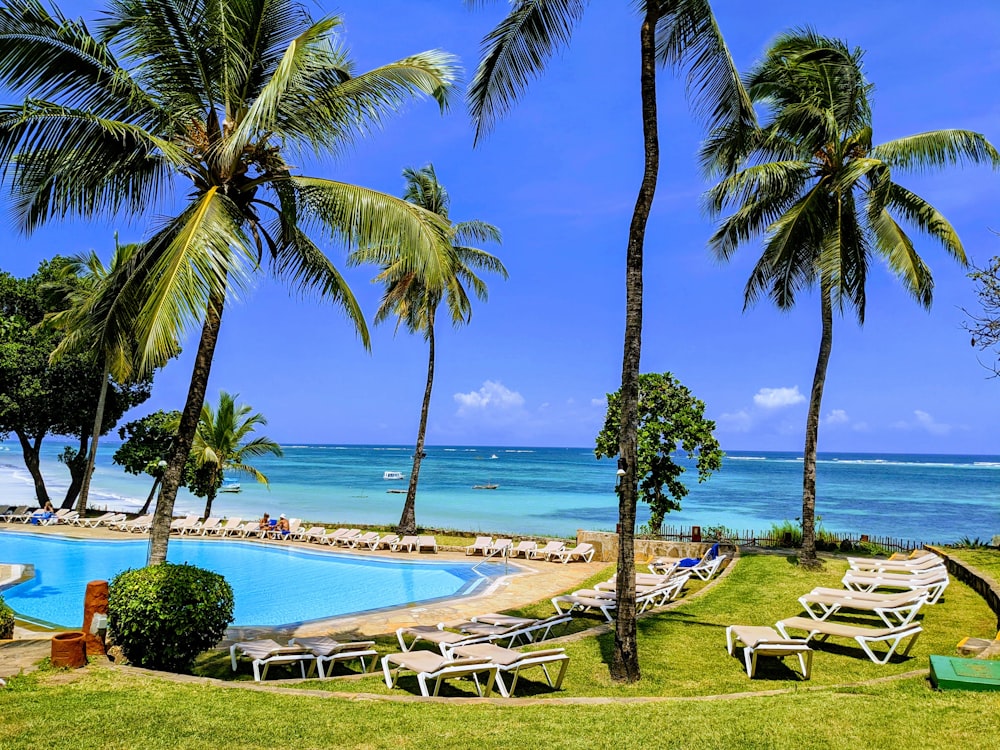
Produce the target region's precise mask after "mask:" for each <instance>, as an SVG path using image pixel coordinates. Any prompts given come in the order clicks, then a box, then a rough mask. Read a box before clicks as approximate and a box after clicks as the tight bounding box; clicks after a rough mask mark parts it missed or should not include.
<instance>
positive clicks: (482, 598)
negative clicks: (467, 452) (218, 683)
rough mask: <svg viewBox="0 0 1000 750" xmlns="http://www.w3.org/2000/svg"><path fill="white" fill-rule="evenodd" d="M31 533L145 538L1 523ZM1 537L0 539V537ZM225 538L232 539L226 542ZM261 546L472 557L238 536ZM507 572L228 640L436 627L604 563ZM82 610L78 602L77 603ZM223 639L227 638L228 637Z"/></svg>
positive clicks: (572, 583)
mask: <svg viewBox="0 0 1000 750" xmlns="http://www.w3.org/2000/svg"><path fill="white" fill-rule="evenodd" d="M8 530H9V531H22V532H23V531H30V532H33V533H39V534H51V535H56V536H65V537H71V538H75V539H118V540H129V539H131V540H141V539H145V538H148V537H147V536H146V535H144V534H126V533H122V532H117V531H111V530H110V529H104V528H97V529H84V528H80V527H78V526H43V527H31V528H30V529H26V528H25V527H24V526H23V525H22V524H0V535H2V534H3V533H4V532H5V531H8ZM0 538H2V537H0ZM191 538H198V539H205V540H206V541H210V542H212V543H216V544H225V543H226V541H227V540H226V539H219V538H218V537H191ZM228 541H231V539H230V540H228ZM240 541H246V542H250V543H255V544H261V545H275V544H277V545H281V546H290V547H292V548H300V549H308V550H312V551H317V550H318V551H322V550H329V551H331V552H333V551H336V552H338V553H340V554H352V553H355V554H363V555H364V556H366V557H384V558H391V559H394V560H406V559H434V560H461V561H464V562H468V561H471V560H473V559H482V558H481V557H479V558H472V557H469V556H467V555H466V554H465V553H464V551H463V550H462V549H461V548H456V549H441V550H440V551H439V552H438V553H436V554H434V553H419V554H418V553H416V552H410V553H399V552H388V551H384V550H379V551H376V552H372V551H369V550H363V551H361V550H352V549H345V548H343V547H337V548H332V547H328V546H326V545H319V544H315V543H310V542H298V541H294V542H293V541H273V540H272V541H260V540H254V539H248V540H240ZM3 562H4V563H22V562H26V561H22V560H4V561H3ZM510 565H511V574H510V575H508V576H505V577H503V578H500V579H496V580H494V581H493V582H492V584H491V585H490V586H489V587H488V588H486V589H484V590H483V591H482V592H474V593H472V594H470V595H467V596H460V597H454V598H450V599H442V600H435V601H431V602H419V603H415V604H411V605H407V606H404V607H395V608H391V609H384V610H377V611H374V612H365V613H361V614H356V615H343V616H340V617H333V618H330V619H323V620H313V621H310V622H308V623H303V624H301V625H297V626H294V627H279V628H272V627H238V628H230V632H229V634H228V635H229V640H244V639H249V638H259V637H267V636H271V635H277V636H279V637H281V638H285V637H290V636H307V635H328V634H329V635H335V636H341V637H360V636H373V635H381V634H388V633H393V632H394V631H395V630H396V628H399V627H406V626H409V625H436V624H437V623H439V622H445V623H448V622H458V621H461V620H467V619H469V618H470V617H472V616H474V615H477V614H484V613H486V612H498V611H503V610H508V609H513V608H516V607H522V606H524V605H527V604H530V603H532V602H535V601H538V600H540V599H547V598H550V597H552V596H555V595H557V594H561V593H563V592H566V591H571V590H573V589H576V588H579V584H580V583H581V582H583V581H584V580H586V579H587V578H590V577H591V576H592V575H594V574H595V573H597V572H599V571H601V570H603V569H605V568H607V567H608V563H603V562H592V563H582V562H572V563H567V564H563V563H557V562H547V561H544V560H527V561H526V560H524V559H522V558H518V559H517V560H516V561H514V560H512V561H511V563H510ZM80 607H81V612H82V609H83V603H82V602H81V603H80ZM39 635H40V634H39V633H37V632H32V631H28V630H25V629H23V628H16V629H15V634H14V636H15V639H17V638H37V637H39ZM227 642H228V641H227Z"/></svg>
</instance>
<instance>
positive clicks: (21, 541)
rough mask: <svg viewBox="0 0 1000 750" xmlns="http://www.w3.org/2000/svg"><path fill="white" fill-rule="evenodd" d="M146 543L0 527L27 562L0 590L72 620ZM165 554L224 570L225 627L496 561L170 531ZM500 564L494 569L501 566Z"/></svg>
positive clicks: (432, 589)
mask: <svg viewBox="0 0 1000 750" xmlns="http://www.w3.org/2000/svg"><path fill="white" fill-rule="evenodd" d="M146 547H147V542H146V541H80V540H76V539H66V538H58V537H52V536H42V535H38V534H25V533H15V532H6V531H5V532H4V533H0V560H2V561H3V562H7V563H30V564H33V565H34V566H35V577H34V579H32V580H30V581H26V582H24V583H21V584H18V585H17V586H14V587H12V588H9V589H7V590H6V591H4V592H3V596H4V599H5V600H6V601H7V603H8V604H9V605H10V606H11V607H12V608H13V609H14V611H16V612H17V613H18V614H19V615H21V616H22V617H25V618H27V619H30V620H35V621H39V622H43V623H51V624H56V625H61V626H64V627H79V626H80V623H81V621H82V620H83V595H84V591H85V589H86V587H87V583H88V582H89V581H92V580H102V579H103V580H111V578H113V577H114V576H115V574H117V573H119V572H120V571H122V570H125V569H127V568H138V567H142V566H143V565H144V564H145V560H146ZM167 558H168V560H169V561H170V562H174V563H184V562H187V563H190V564H192V565H197V566H198V567H201V568H207V569H208V570H214V571H215V572H217V573H221V574H222V575H223V576H225V578H226V580H227V581H228V582H229V584H230V585H231V586H232V587H233V592H234V594H235V598H236V612H235V616H236V619H235V622H234V623H233V624H234V625H275V626H276V625H284V624H290V623H296V622H304V621H308V620H316V619H319V618H323V617H333V616H336V615H343V614H348V613H352V612H362V611H366V610H372V609H378V608H381V607H391V606H399V605H403V604H407V603H410V602H418V601H425V600H429V599H437V598H440V597H447V596H454V595H456V594H461V593H465V592H468V591H470V590H472V589H474V588H477V587H478V586H479V585H482V584H483V583H484V582H485V580H486V579H485V578H484V577H483V574H485V575H490V571H489V570H487V568H488V567H492V568H493V570H494V572H496V573H499V572H500V571H497V570H496V569H497V567H499V566H494V565H492V564H489V565H483V566H481V567H480V568H479V570H481V571H483V574H480V573H477V572H476V571H473V570H472V564H470V563H462V562H435V561H425V560H406V561H403V560H385V559H382V558H375V557H364V556H361V555H353V554H352V555H345V554H336V553H329V552H320V551H309V550H301V549H289V548H288V547H286V546H281V545H279V544H274V545H265V544H254V543H251V542H230V541H225V542H222V541H202V540H193V539H172V540H171V541H170V547H169V551H168V555H167ZM501 569H502V568H501Z"/></svg>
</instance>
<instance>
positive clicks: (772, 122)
mask: <svg viewBox="0 0 1000 750" xmlns="http://www.w3.org/2000/svg"><path fill="white" fill-rule="evenodd" d="M746 87H747V90H748V92H749V94H750V96H751V98H752V99H753V100H754V102H757V103H760V104H761V105H763V106H766V107H767V108H768V110H769V113H768V114H769V119H768V120H767V121H766V122H765V124H763V125H762V126H761V127H760V129H759V130H756V131H747V130H746V129H745V128H742V127H740V126H739V125H738V124H736V123H727V124H723V125H722V126H721V127H720V128H719V129H717V130H716V131H715V132H713V134H712V135H711V136H710V138H709V139H708V141H707V143H706V144H705V147H704V149H703V153H702V158H703V161H704V163H705V165H706V167H707V168H708V169H709V170H712V171H716V172H718V173H720V174H722V175H725V177H724V179H722V180H721V181H720V182H719V183H718V184H717V185H716V186H715V187H714V188H712V190H711V191H710V192H709V193H708V205H709V208H710V210H711V211H712V213H714V214H715V215H719V214H721V213H722V212H724V211H725V210H727V209H732V210H733V213H732V214H730V215H729V216H727V217H726V218H725V219H723V220H722V222H721V223H720V225H719V227H718V229H717V231H716V232H715V233H714V234H713V235H712V238H711V241H710V245H711V248H712V250H713V251H714V252H715V254H716V255H717V256H718V257H719V258H721V259H723V260H728V259H729V258H731V257H732V255H733V253H735V251H736V250H737V248H738V247H739V246H740V245H745V244H747V243H749V242H751V241H755V240H756V239H758V238H762V239H763V242H764V252H763V254H762V255H761V257H760V259H759V260H758V261H757V265H756V266H755V268H754V270H753V272H752V274H751V276H750V279H749V281H747V284H746V289H745V293H744V306H745V307H748V306H750V305H752V304H754V303H755V302H756V301H757V300H758V299H760V297H761V296H763V295H767V296H769V297H770V298H771V299H772V300H773V301H774V303H775V304H776V305H777V306H778V307H779V308H781V309H783V310H787V309H789V308H791V307H792V306H793V305H794V304H795V299H796V294H797V292H798V291H799V290H800V289H803V288H807V287H811V286H813V285H818V287H819V298H820V299H819V301H820V315H821V319H822V334H821V337H820V347H819V356H818V358H817V361H816V370H815V374H814V377H813V384H812V391H811V393H810V399H809V411H808V416H807V418H806V435H805V452H804V461H803V478H802V558H803V559H804V560H805V561H807V563H808V564H812V563H813V562H814V561H815V559H816V539H815V523H814V522H815V507H816V449H817V441H818V437H819V416H820V408H821V403H822V399H823V388H824V385H825V382H826V371H827V366H828V364H829V360H830V351H831V349H832V346H833V316H834V311H835V310H836V311H840V312H843V311H844V309H845V308H848V309H852V310H853V311H854V313H855V315H856V316H857V320H858V323H859V325H860V324H863V323H864V319H865V301H866V299H865V283H866V281H867V278H868V269H869V267H870V266H871V264H872V262H873V261H874V260H876V259H881V260H883V261H884V262H885V263H886V265H887V266H888V268H889V269H890V271H891V272H892V273H893V275H895V276H896V277H897V278H898V279H899V280H900V282H901V283H902V284H903V287H904V288H905V289H906V290H907V291H908V292H909V293H910V294H911V295H912V296H913V298H914V299H915V300H916V301H917V302H918V303H920V304H921V305H922V306H924V307H925V308H929V307H930V305H931V300H932V291H933V279H932V278H931V272H930V269H929V268H928V267H927V265H926V264H925V263H924V261H923V260H922V259H921V257H920V256H919V255H918V254H917V251H916V247H915V245H914V241H913V239H912V238H911V237H910V236H909V235H908V234H907V232H906V230H904V229H903V227H902V226H900V223H899V221H903V222H906V223H909V224H910V225H911V226H912V227H914V228H915V229H917V230H918V231H920V232H923V233H925V234H926V235H928V237H929V238H931V239H933V240H936V241H937V242H938V243H940V245H941V246H942V247H943V248H944V250H945V251H946V252H947V253H948V254H949V255H950V256H952V257H953V258H954V259H955V260H957V261H958V262H959V263H961V264H962V265H963V266H964V265H965V264H966V258H965V251H964V250H963V248H962V243H961V241H960V240H959V238H958V234H957V233H956V232H955V230H954V228H953V227H952V226H951V224H949V223H948V221H947V220H946V219H945V217H944V216H942V215H941V214H940V213H939V212H938V211H937V209H935V208H934V207H933V206H932V205H931V204H930V203H928V202H927V201H926V200H924V199H923V198H921V197H920V196H918V195H916V194H914V193H913V192H911V191H909V190H907V189H906V188H905V187H903V186H901V185H899V184H898V183H896V182H895V181H894V172H896V171H900V172H903V171H907V170H918V171H923V170H926V169H929V168H934V167H943V166H946V165H950V164H955V163H960V162H963V161H968V162H972V163H981V162H986V163H991V164H993V166H994V167H996V166H998V165H1000V155H998V154H997V152H996V150H995V149H994V148H993V146H991V145H990V143H989V142H988V141H987V140H986V138H985V137H983V136H982V135H980V134H979V133H973V132H969V131H966V130H938V131H933V132H928V133H920V134H918V135H913V136H909V137H907V138H900V139H897V140H893V141H889V142H887V143H883V144H880V145H873V144H872V116H871V107H870V94H871V86H870V84H869V83H868V82H867V81H866V79H865V76H864V72H863V69H862V51H861V50H860V49H857V48H855V49H850V48H848V47H847V45H846V44H845V43H844V42H842V41H840V40H838V39H830V38H827V37H823V36H820V35H818V34H816V33H815V32H813V31H811V30H808V29H806V30H797V31H793V32H790V33H788V34H786V35H783V36H782V37H780V38H779V39H778V40H777V42H775V44H774V45H773V46H772V47H771V49H770V50H769V51H768V52H767V54H766V56H765V57H764V59H763V60H762V61H761V62H759V63H758V64H757V65H756V66H755V67H754V68H753V70H752V71H751V72H750V73H749V74H748V76H747V80H746Z"/></svg>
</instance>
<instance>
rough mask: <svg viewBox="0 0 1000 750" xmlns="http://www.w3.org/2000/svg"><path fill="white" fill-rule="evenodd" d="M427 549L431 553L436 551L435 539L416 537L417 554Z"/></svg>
mask: <svg viewBox="0 0 1000 750" xmlns="http://www.w3.org/2000/svg"><path fill="white" fill-rule="evenodd" d="M425 549H429V550H431V552H437V551H438V543H437V539H435V538H434V537H432V536H426V535H425V536H418V537H417V552H420V551H421V550H425Z"/></svg>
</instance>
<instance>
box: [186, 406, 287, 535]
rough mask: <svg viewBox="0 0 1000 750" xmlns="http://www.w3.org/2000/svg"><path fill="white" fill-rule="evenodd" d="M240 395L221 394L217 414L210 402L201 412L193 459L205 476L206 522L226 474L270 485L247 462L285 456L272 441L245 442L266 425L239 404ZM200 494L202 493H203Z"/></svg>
mask: <svg viewBox="0 0 1000 750" xmlns="http://www.w3.org/2000/svg"><path fill="white" fill-rule="evenodd" d="M238 398H239V395H235V396H233V395H230V394H228V393H226V392H225V391H221V392H220V393H219V407H218V409H215V410H213V409H212V405H211V404H209V403H208V402H206V403H205V405H204V406H202V408H201V418H200V419H199V420H198V431H197V432H195V434H194V444H193V445H192V447H191V457H192V458H193V459H194V463H195V465H196V466H197V467H198V468H199V469H201V470H202V471H204V472H205V476H204V482H203V483H202V484H203V486H204V489H205V518H208V517H209V516H210V515H211V514H212V502H213V501H214V500H215V496H216V493H218V491H219V487H221V486H222V478H223V475H224V474H225V473H226V472H234V473H236V474H242V475H243V476H246V477H249V478H250V479H255V480H256V481H258V482H260V483H262V484H268V481H267V477H266V476H264V475H263V474H262V473H261V472H260V471H258V470H257V469H255V468H254V467H253V466H251V465H250V464H248V463H247V458H249V457H252V456H263V455H265V454H267V453H270V454H272V455H275V456H281V455H283V454H282V452H281V446H280V445H278V444H277V443H275V442H274V441H273V440H271V439H270V438H267V437H264V436H260V437H255V438H253V439H252V440H250V441H249V442H244V440H246V439H247V437H248V436H250V434H251V433H253V432H254V430H255V429H256V428H257V426H258V425H266V424H267V420H266V419H265V418H264V416H263V415H262V414H251V413H250V412H251V411H252V410H251V408H250V407H249V406H247V405H246V404H237V403H236V399H238ZM199 494H200V493H199Z"/></svg>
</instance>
